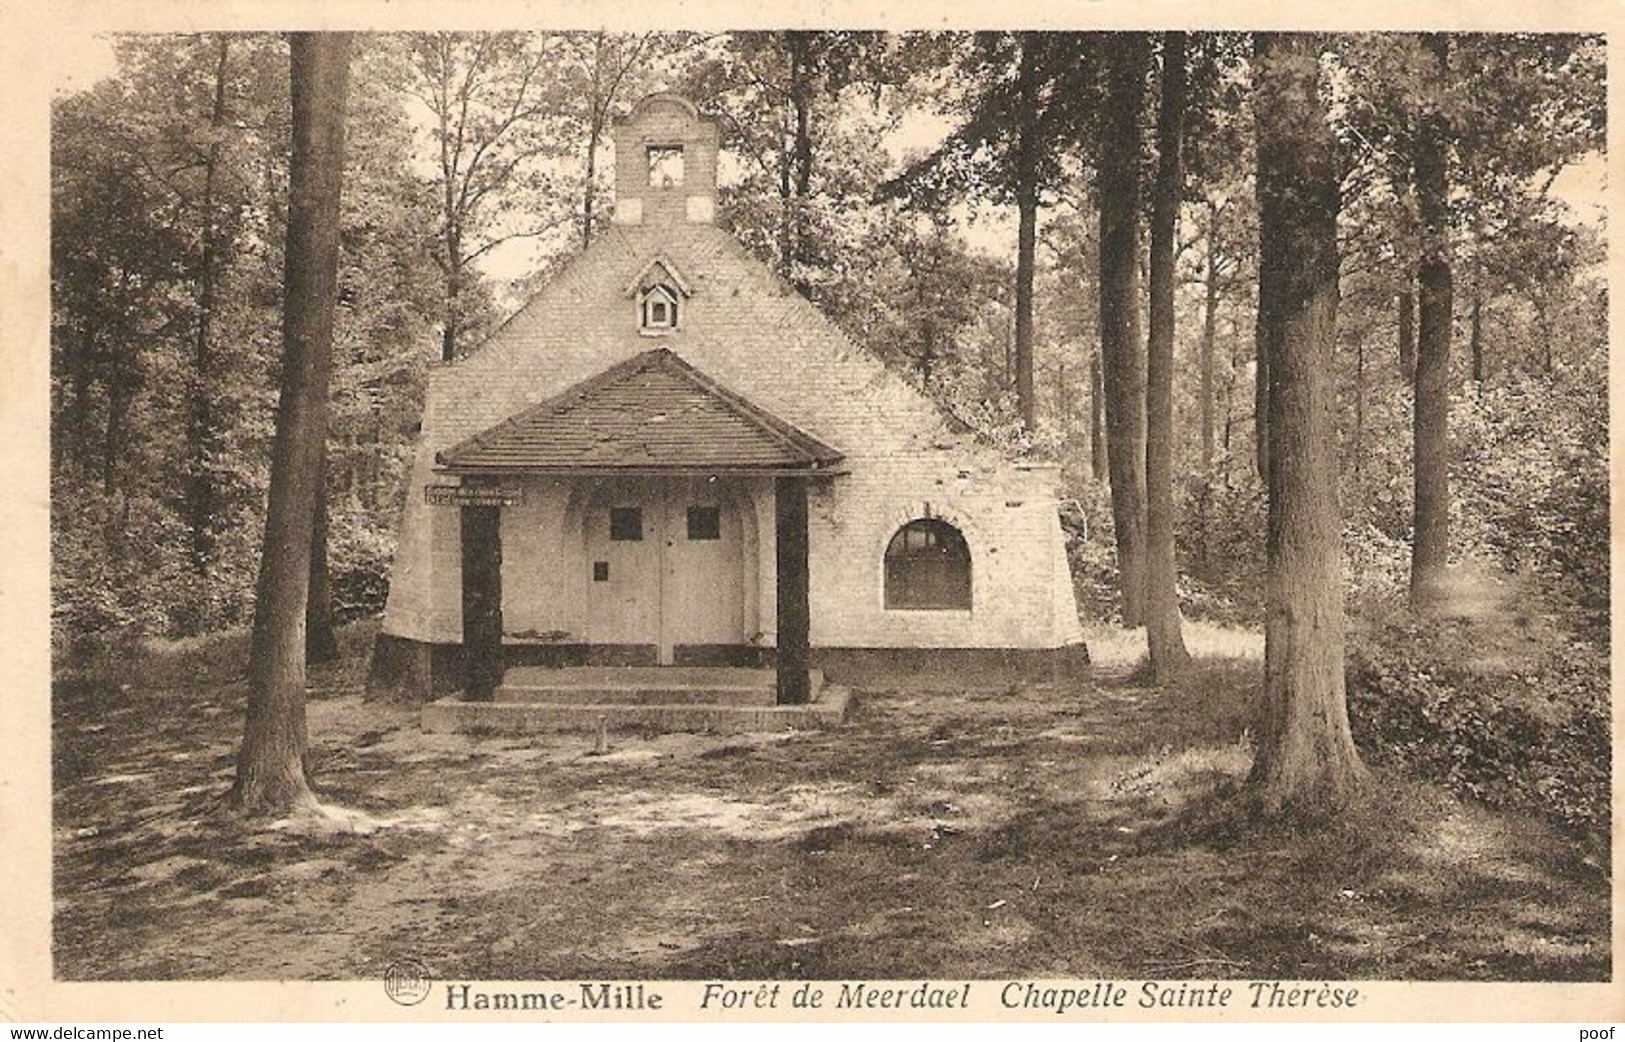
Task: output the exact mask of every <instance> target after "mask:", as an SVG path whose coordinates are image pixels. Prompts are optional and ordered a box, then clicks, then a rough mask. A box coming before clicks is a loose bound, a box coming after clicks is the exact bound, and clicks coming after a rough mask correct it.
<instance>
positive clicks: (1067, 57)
mask: <svg viewBox="0 0 1625 1042" xmlns="http://www.w3.org/2000/svg"><path fill="white" fill-rule="evenodd" d="M1107 49H1109V47H1107V46H1106V45H1105V44H1104V42H1103V39H1102V38H1101V37H1099V36H1096V35H1091V34H1084V33H1054V32H1020V33H995V32H984V33H977V34H975V36H974V37H972V38H970V39H969V40H968V41H966V43H965V45H964V46H962V47H961V48H960V51H959V61H958V72H959V76H958V77H957V79H958V80H959V82H960V83H962V84H964V85H965V86H964V87H963V88H962V89H961V90H960V91H958V92H957V93H953V94H950V95H948V97H947V100H946V101H945V103H944V104H943V105H942V108H943V110H944V111H945V113H947V114H950V115H952V116H955V117H957V118H958V119H959V120H960V121H961V122H960V123H959V125H958V127H957V128H956V129H955V130H954V131H953V132H951V133H950V134H949V135H948V137H947V139H946V140H945V141H944V142H943V143H942V145H940V146H939V147H938V148H937V149H935V150H934V151H932V152H931V153H929V154H927V155H926V156H924V157H922V158H920V159H919V160H917V161H915V162H913V163H911V164H910V165H909V166H908V167H907V168H906V169H905V170H904V171H903V172H902V173H901V174H899V175H898V176H897V177H896V178H894V179H892V180H891V181H890V182H888V183H887V185H886V186H885V188H884V190H883V194H884V195H906V196H908V197H909V198H910V199H911V200H912V201H913V202H914V203H915V204H916V205H920V206H923V207H927V208H941V207H943V206H946V205H947V204H948V202H949V201H951V200H952V199H954V198H965V197H970V198H974V199H977V200H979V201H990V202H994V203H998V204H1014V205H1015V208H1016V267H1015V283H1016V304H1015V335H1014V339H1013V342H1012V352H1011V354H1012V359H1011V361H1012V365H1011V366H1010V368H1011V370H1012V372H1013V376H1014V379H1013V381H1012V383H1013V385H1014V389H1015V391H1016V400H1017V410H1018V412H1019V413H1020V415H1021V418H1022V420H1023V422H1024V424H1025V425H1026V427H1027V428H1028V429H1029V430H1031V429H1032V428H1034V427H1035V426H1036V424H1037V398H1036V395H1035V393H1034V390H1033V387H1034V383H1033V331H1034V328H1035V321H1034V315H1033V284H1034V278H1035V274H1036V271H1037V256H1036V243H1037V229H1038V221H1039V215H1040V212H1041V210H1042V209H1043V205H1044V197H1045V194H1046V192H1047V191H1048V190H1050V189H1052V188H1054V187H1055V186H1056V185H1057V183H1059V182H1060V181H1061V180H1062V178H1063V174H1064V172H1065V171H1066V170H1067V168H1068V165H1069V164H1070V163H1072V162H1074V161H1076V160H1078V159H1079V158H1081V157H1082V156H1084V155H1086V154H1087V152H1088V151H1089V149H1090V147H1091V146H1092V144H1093V141H1092V138H1091V136H1090V135H1089V134H1088V133H1087V132H1086V127H1087V125H1088V122H1089V119H1090V113H1091V112H1092V109H1093V107H1094V104H1093V103H1094V102H1095V100H1096V99H1097V98H1098V94H1099V91H1098V82H1097V79H1098V77H1097V67H1098V61H1097V59H1098V55H1099V52H1101V51H1102V50H1107Z"/></svg>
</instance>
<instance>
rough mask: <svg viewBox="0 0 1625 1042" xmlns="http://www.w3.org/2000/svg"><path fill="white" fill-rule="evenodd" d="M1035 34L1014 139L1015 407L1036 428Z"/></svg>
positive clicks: (1024, 66) (1025, 38)
mask: <svg viewBox="0 0 1625 1042" xmlns="http://www.w3.org/2000/svg"><path fill="white" fill-rule="evenodd" d="M1035 35H1036V34H1033V33H1021V34H1019V39H1020V41H1021V66H1020V70H1019V72H1018V74H1017V75H1018V81H1017V90H1018V91H1019V93H1020V95H1021V105H1020V106H1019V111H1018V115H1017V118H1018V119H1019V120H1020V123H1021V125H1020V127H1019V128H1018V130H1017V141H1016V212H1017V215H1018V221H1017V232H1016V406H1017V409H1018V410H1019V412H1020V414H1021V423H1022V426H1024V427H1025V428H1026V429H1027V430H1029V431H1032V430H1036V429H1037V427H1038V410H1037V405H1036V403H1035V402H1034V395H1033V269H1034V268H1035V266H1036V256H1035V255H1036V252H1037V242H1038V149H1039V140H1038V74H1037V68H1036V65H1037V61H1038V56H1037V55H1036V54H1034V53H1033V49H1034V45H1035V39H1034V37H1035Z"/></svg>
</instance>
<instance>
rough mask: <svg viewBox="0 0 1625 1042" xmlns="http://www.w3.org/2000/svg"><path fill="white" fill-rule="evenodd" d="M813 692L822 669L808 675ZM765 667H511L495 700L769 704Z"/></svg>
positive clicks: (770, 680)
mask: <svg viewBox="0 0 1625 1042" xmlns="http://www.w3.org/2000/svg"><path fill="white" fill-rule="evenodd" d="M811 679H812V687H813V697H814V699H816V698H817V694H818V690H819V688H821V687H822V686H823V680H824V677H823V674H822V673H821V672H819V671H817V670H814V671H813V672H812V674H811ZM775 688H776V681H775V674H774V672H773V670H770V669H726V668H708V667H683V666H662V667H614V666H588V667H578V668H566V669H549V668H546V667H537V666H525V667H519V668H515V669H510V670H508V671H507V673H506V674H505V675H504V677H503V682H502V685H501V686H500V687H499V688H497V691H496V698H495V700H496V701H497V702H501V703H546V704H549V705H558V706H613V705H625V706H692V705H721V706H770V705H772V704H773V703H774V699H775V696H776V690H775Z"/></svg>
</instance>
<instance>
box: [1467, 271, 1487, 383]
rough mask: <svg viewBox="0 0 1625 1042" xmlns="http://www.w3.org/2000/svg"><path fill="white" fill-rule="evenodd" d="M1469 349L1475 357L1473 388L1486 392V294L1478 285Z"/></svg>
mask: <svg viewBox="0 0 1625 1042" xmlns="http://www.w3.org/2000/svg"><path fill="white" fill-rule="evenodd" d="M1467 344H1468V349H1469V350H1470V351H1471V352H1472V357H1473V388H1474V390H1475V391H1476V392H1477V393H1479V394H1482V393H1483V392H1484V296H1483V293H1482V291H1481V290H1480V289H1479V288H1478V286H1476V285H1475V286H1474V287H1473V312H1472V324H1471V325H1470V326H1469V332H1468V340H1467Z"/></svg>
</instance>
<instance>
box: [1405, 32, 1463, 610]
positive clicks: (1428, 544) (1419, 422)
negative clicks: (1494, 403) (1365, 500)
mask: <svg viewBox="0 0 1625 1042" xmlns="http://www.w3.org/2000/svg"><path fill="white" fill-rule="evenodd" d="M1423 46H1424V47H1425V49H1426V50H1427V51H1428V53H1429V54H1430V55H1431V57H1432V58H1433V60H1434V62H1435V63H1436V73H1435V75H1436V76H1437V81H1438V82H1442V81H1443V80H1444V78H1445V76H1446V75H1447V66H1448V61H1449V47H1450V38H1449V37H1448V36H1444V35H1442V34H1439V35H1435V34H1429V35H1426V36H1424V37H1423ZM1449 148H1450V143H1449V129H1448V127H1447V126H1446V125H1445V120H1444V117H1443V115H1441V114H1440V113H1438V112H1436V111H1432V112H1425V113H1423V114H1422V117H1421V120H1420V123H1419V127H1418V133H1417V137H1416V205H1417V211H1418V216H1419V217H1420V218H1421V222H1422V257H1421V261H1420V263H1419V264H1418V266H1417V289H1418V293H1417V333H1416V399H1415V404H1414V412H1413V414H1412V418H1413V438H1414V454H1415V466H1414V468H1413V474H1414V477H1415V504H1416V516H1415V525H1414V535H1413V536H1412V539H1411V603H1412V604H1413V605H1414V606H1416V607H1417V608H1420V609H1423V610H1430V609H1432V608H1434V607H1436V606H1437V603H1438V600H1439V597H1440V594H1441V586H1442V584H1443V582H1444V577H1445V569H1446V566H1447V565H1448V563H1449V556H1450V325H1451V312H1452V303H1453V300H1452V296H1453V295H1452V287H1451V270H1450V269H1451V258H1450V214H1449V205H1450V202H1449V199H1450V175H1449V170H1448V169H1447V166H1446V163H1447V161H1448V154H1449Z"/></svg>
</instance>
